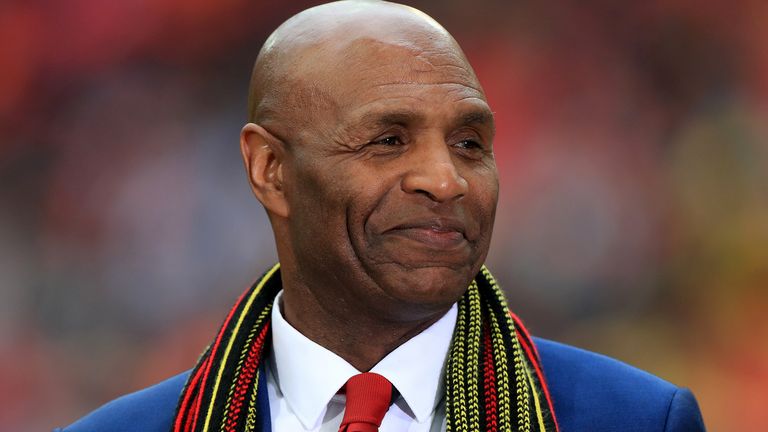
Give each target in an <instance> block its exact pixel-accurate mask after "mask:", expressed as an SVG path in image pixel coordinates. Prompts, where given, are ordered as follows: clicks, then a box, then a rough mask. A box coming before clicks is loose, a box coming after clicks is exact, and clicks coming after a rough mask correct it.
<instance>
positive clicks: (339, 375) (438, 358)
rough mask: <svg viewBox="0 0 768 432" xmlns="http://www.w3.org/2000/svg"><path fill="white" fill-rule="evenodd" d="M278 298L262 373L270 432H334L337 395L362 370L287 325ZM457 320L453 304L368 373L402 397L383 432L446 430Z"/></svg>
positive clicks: (340, 413)
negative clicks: (447, 381) (448, 368)
mask: <svg viewBox="0 0 768 432" xmlns="http://www.w3.org/2000/svg"><path fill="white" fill-rule="evenodd" d="M281 297H282V292H281V293H279V294H278V295H277V297H276V298H275V302H274V304H273V307H272V324H271V325H272V350H271V352H270V355H269V357H268V359H267V368H266V370H267V391H268V394H269V406H270V414H271V418H272V430H273V431H277V432H296V431H319V432H338V430H339V425H341V420H342V419H343V417H344V404H345V397H344V395H342V394H337V392H338V391H339V389H341V387H342V386H343V385H344V384H345V383H346V382H347V380H348V379H349V378H350V377H351V376H353V375H357V374H359V373H360V371H358V370H357V369H355V368H354V367H353V366H352V365H350V364H349V363H347V361H345V360H344V359H342V358H341V357H339V356H337V355H336V354H334V353H333V352H331V351H329V350H327V349H325V348H324V347H322V346H320V345H318V344H316V343H315V342H313V341H311V340H310V339H308V338H307V337H306V336H304V335H303V334H301V333H299V331H298V330H296V329H295V328H293V327H292V326H291V325H290V324H288V322H287V321H286V320H285V319H284V318H283V315H282V313H281V312H280V307H279V304H280V298H281ZM456 315H457V307H456V305H455V304H454V305H453V307H451V309H450V310H449V311H448V313H446V314H445V315H444V316H443V317H442V318H440V319H439V320H438V321H437V322H435V323H434V324H432V325H431V326H430V327H428V328H427V329H426V330H424V331H422V332H421V333H419V334H418V335H416V336H414V337H413V338H411V339H410V340H409V341H407V342H405V343H404V344H402V345H400V346H399V347H397V348H396V349H395V350H394V351H392V352H391V353H389V354H388V355H387V356H386V357H384V358H383V359H382V360H381V361H380V362H379V363H378V364H376V366H374V367H373V369H371V371H370V372H376V373H378V374H380V375H383V376H384V377H386V378H387V379H388V380H389V381H390V382H391V383H392V384H393V385H394V386H395V388H396V389H397V391H399V392H400V396H399V397H398V398H397V399H396V400H395V402H394V404H392V406H391V407H390V408H389V411H387V414H386V415H385V416H384V420H383V421H382V423H381V427H380V428H379V430H380V431H381V432H404V431H405V432H439V431H444V430H445V397H444V391H443V369H444V364H445V359H446V357H447V354H448V349H449V348H450V344H451V338H452V336H453V329H454V327H455V326H456Z"/></svg>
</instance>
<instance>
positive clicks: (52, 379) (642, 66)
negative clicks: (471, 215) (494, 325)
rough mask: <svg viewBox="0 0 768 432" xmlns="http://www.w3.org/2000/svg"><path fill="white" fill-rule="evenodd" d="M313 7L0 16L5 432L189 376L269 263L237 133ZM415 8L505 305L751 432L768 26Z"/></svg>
mask: <svg viewBox="0 0 768 432" xmlns="http://www.w3.org/2000/svg"><path fill="white" fill-rule="evenodd" d="M310 4H311V3H309V2H301V1H299V2H259V1H249V0H222V1H215V2H214V1H205V0H184V1H182V0H131V1H129V0H119V1H110V2H104V1H101V0H70V1H66V2H65V1H56V0H49V1H45V0H39V1H16V0H10V1H4V2H2V4H0V54H1V55H0V430H2V431H9V432H10V431H15V432H24V431H33V430H49V429H50V428H52V427H53V426H55V425H63V424H67V423H69V422H70V421H72V420H74V419H75V418H77V417H79V416H81V415H83V414H85V413H86V412H87V411H89V410H90V409H93V408H95V407H96V406H98V405H100V404H101V403H103V402H105V401H107V400H109V399H111V398H113V397H115V396H118V395H120V394H123V393H126V392H129V391H132V390H135V389H139V388H141V387H144V386H146V385H148V384H151V383H153V382H156V381H158V380H160V379H162V378H164V377H166V376H169V375H171V374H175V373H177V372H180V371H182V370H184V369H186V368H189V367H190V366H192V365H193V364H194V362H195V359H196V357H197V355H198V354H199V353H200V351H201V350H202V348H203V347H204V345H205V344H206V343H207V342H208V340H209V339H210V338H211V336H212V335H213V334H214V332H215V330H216V327H217V325H218V323H219V322H220V320H221V319H222V317H223V315H224V314H225V311H226V309H227V307H228V306H229V305H230V304H231V303H232V302H233V300H234V299H235V297H236V296H237V295H238V293H239V292H240V291H241V290H242V289H244V288H245V287H246V286H247V285H248V284H249V283H250V282H251V281H252V279H253V278H254V277H256V276H258V275H259V274H260V273H261V272H262V271H263V270H264V269H266V268H267V266H268V265H270V263H272V262H273V260H274V259H275V257H274V250H273V246H272V243H273V242H272V237H271V232H270V229H269V226H268V223H267V219H266V217H265V215H264V212H263V210H262V209H261V208H260V206H259V205H258V203H257V202H256V200H255V199H253V198H252V197H251V194H250V191H249V189H248V185H247V182H246V178H245V175H244V173H243V169H242V163H241V161H240V156H239V154H238V133H239V130H240V127H241V125H242V123H243V121H244V118H245V105H246V88H247V84H248V75H249V72H250V67H251V63H252V61H253V59H254V57H255V55H256V53H257V51H258V49H259V47H260V45H261V43H262V42H263V40H264V38H265V37H266V35H267V34H268V33H269V32H270V31H271V30H273V29H274V28H275V27H276V25H278V24H279V23H280V22H282V21H283V20H284V19H286V18H287V17H289V16H290V15H292V14H293V13H295V12H298V11H299V10H301V9H303V8H304V7H306V6H309V5H310ZM412 4H413V5H414V6H417V7H419V8H421V9H423V10H424V11H426V12H427V13H429V14H430V15H432V16H434V17H435V18H436V19H437V20H438V21H440V22H441V23H442V24H443V25H444V26H445V27H446V28H447V29H448V30H449V31H451V32H452V33H453V34H454V36H455V37H456V38H457V39H458V40H459V42H460V43H461V44H462V46H463V47H464V49H465V51H466V52H467V54H468V56H469V58H470V59H471V61H472V63H473V65H474V67H475V69H476V72H477V74H478V75H479V77H480V79H481V81H482V83H483V84H484V86H485V89H486V91H487V93H488V96H489V99H490V102H491V105H492V108H493V109H494V111H495V112H496V114H497V124H498V136H497V139H496V142H495V148H496V154H497V159H498V166H499V170H500V173H501V180H502V193H501V202H500V208H499V212H498V216H497V222H496V228H495V238H494V243H493V246H492V251H491V254H490V257H489V266H490V268H491V269H492V270H493V271H494V272H495V273H496V275H497V276H498V278H499V279H501V281H502V283H503V285H504V286H505V288H506V289H507V291H508V294H509V298H510V302H511V304H512V307H513V308H514V309H515V310H516V311H518V312H519V314H520V315H521V316H522V317H523V319H524V320H525V321H526V322H527V323H528V324H529V326H530V327H531V328H532V329H533V331H534V332H535V333H536V334H538V335H541V336H545V337H548V338H553V339H558V340H562V341H565V342H569V343H572V344H575V345H578V346H581V347H585V348H588V349H592V350H596V351H599V352H603V353H606V354H609V355H611V356H614V357H617V358H619V359H622V360H624V361H627V362H629V363H632V364H634V365H637V366H639V367H641V368H644V369H647V370H649V371H651V372H653V373H655V374H657V375H660V376H662V377H664V378H666V379H668V380H670V381H673V382H675V383H678V384H682V385H685V386H688V387H690V388H692V389H693V390H694V392H695V393H696V394H697V396H698V398H699V402H700V404H701V407H702V410H703V413H704V417H705V420H706V422H707V423H708V426H709V428H710V430H713V431H735V430H738V431H758V430H763V429H762V428H764V425H766V424H768V410H766V409H765V406H768V391H766V389H768V286H767V285H768V246H767V244H768V122H767V121H766V120H767V119H768V26H766V25H765V23H766V22H768V3H766V2H764V1H760V0H744V1H730V2H726V1H701V0H699V1H693V0H651V1H645V2H613V1H609V0H587V1H566V0H561V1H554V2H537V1H532V0H520V1H502V0H496V1H492V0H484V1H472V2H470V1H425V0H422V1H415V2H413V3H412ZM371 25H376V23H375V22H374V23H371Z"/></svg>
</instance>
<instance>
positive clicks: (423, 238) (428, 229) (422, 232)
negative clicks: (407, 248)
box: [387, 218, 467, 251]
mask: <svg viewBox="0 0 768 432" xmlns="http://www.w3.org/2000/svg"><path fill="white" fill-rule="evenodd" d="M387 233H388V234H392V235H395V236H399V237H403V238H406V239H408V240H412V241H415V242H417V243H420V244H422V245H424V246H426V247H427V248H430V249H437V250H443V251H445V250H450V249H454V248H458V247H461V246H463V245H465V244H466V243H467V238H466V235H465V229H464V225H463V224H462V223H461V222H459V221H457V220H454V219H446V218H433V219H423V220H414V221H408V222H405V223H402V224H400V225H397V226H395V227H394V228H391V229H389V230H387Z"/></svg>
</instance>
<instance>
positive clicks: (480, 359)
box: [172, 264, 559, 432]
mask: <svg viewBox="0 0 768 432" xmlns="http://www.w3.org/2000/svg"><path fill="white" fill-rule="evenodd" d="M281 289H282V283H281V279H280V265H279V264H276V265H275V266H274V267H272V268H271V269H270V270H269V271H267V272H266V273H265V274H264V276H262V277H261V278H260V279H259V280H258V281H257V282H256V283H255V284H254V285H253V286H252V287H251V288H250V289H249V290H247V291H246V292H245V293H243V294H242V295H241V296H240V298H239V299H238V300H237V303H235V305H234V307H233V308H232V309H231V310H230V312H229V314H228V315H227V318H226V319H225V320H224V323H223V324H222V326H221V329H220V330H219V332H218V333H217V335H216V338H215V339H214V341H213V343H211V345H210V346H209V347H208V349H207V350H206V351H205V352H204V353H203V355H202V356H201V357H200V359H199V361H198V363H197V365H196V366H195V368H194V369H193V370H192V373H191V374H190V376H189V379H188V381H187V383H186V385H185V387H184V390H183V391H182V393H181V396H180V398H179V402H178V406H177V409H176V415H175V418H174V421H173V426H172V432H212V431H216V432H267V431H262V430H261V427H262V426H261V425H262V422H260V421H259V419H260V417H259V416H261V415H263V414H264V413H260V412H259V411H258V408H259V406H258V404H257V395H258V394H259V393H260V392H266V391H267V389H266V388H263V387H265V385H264V384H263V382H264V380H262V384H261V386H260V384H259V383H260V381H259V374H260V373H261V372H260V371H261V369H260V366H262V362H263V361H264V357H265V355H266V354H267V353H268V351H266V350H265V348H267V349H268V347H269V338H270V334H271V332H270V320H269V317H270V314H271V309H272V304H273V301H274V299H275V296H276V295H277V293H278V292H279V291H280V290H281ZM445 368H446V370H445V408H446V410H445V411H446V429H447V431H449V432H453V431H456V432H475V431H493V432H496V431H517V432H545V431H546V432H559V431H558V427H557V421H556V419H555V413H554V409H553V407H552V401H551V398H550V396H549V391H548V390H547V386H546V383H545V381H544V375H543V373H542V368H541V362H540V360H539V356H538V353H537V352H536V348H535V346H534V345H533V341H532V340H531V337H530V335H529V334H528V332H527V330H526V329H525V328H524V327H523V324H522V322H521V321H520V320H519V319H518V318H517V317H516V316H515V315H514V314H512V313H511V312H510V311H509V309H508V307H507V303H506V300H505V298H504V294H503V292H502V291H501V289H500V288H499V286H498V285H497V284H496V281H495V280H494V279H493V276H492V275H491V273H490V272H489V271H488V269H487V268H485V266H483V268H482V269H481V271H480V272H479V273H478V274H477V276H476V277H475V279H474V280H473V281H472V283H471V284H470V286H469V287H468V288H467V291H466V292H465V293H464V295H463V296H462V298H461V299H460V300H459V302H458V317H457V321H456V329H455V331H454V335H453V340H452V343H451V348H450V351H449V353H448V358H447V359H446V365H445ZM261 397H264V395H263V394H262V395H261ZM268 414H269V413H266V415H268Z"/></svg>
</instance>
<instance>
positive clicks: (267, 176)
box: [240, 123, 288, 218]
mask: <svg viewBox="0 0 768 432" xmlns="http://www.w3.org/2000/svg"><path fill="white" fill-rule="evenodd" d="M240 152H241V153H242V155H243V162H245V170H246V172H247V173H248V181H249V182H250V184H251V190H253V193H254V195H256V198H258V200H259V201H260V202H261V204H262V205H263V206H264V207H265V208H266V209H267V212H268V213H271V214H274V215H276V216H281V217H284V218H287V217H288V201H287V200H286V199H285V192H284V189H283V162H284V160H285V145H284V144H283V142H282V141H280V140H279V139H278V138H277V137H275V136H274V135H272V134H271V133H269V132H268V131H267V130H266V129H264V128H263V127H261V126H259V125H257V124H254V123H248V124H246V125H245V126H243V130H242V131H241V132H240Z"/></svg>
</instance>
